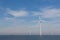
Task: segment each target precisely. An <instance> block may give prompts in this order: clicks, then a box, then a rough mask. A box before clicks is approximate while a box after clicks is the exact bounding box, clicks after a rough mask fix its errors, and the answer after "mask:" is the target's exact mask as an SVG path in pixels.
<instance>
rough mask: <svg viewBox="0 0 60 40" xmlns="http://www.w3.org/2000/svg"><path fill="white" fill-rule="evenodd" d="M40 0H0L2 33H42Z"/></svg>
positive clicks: (0, 33) (0, 27) (0, 29)
mask: <svg viewBox="0 0 60 40" xmlns="http://www.w3.org/2000/svg"><path fill="white" fill-rule="evenodd" d="M39 8H40V0H0V35H21V34H24V35H25V34H36V35H39V34H40V27H39V26H40V25H39V14H40V13H36V12H38V11H39Z"/></svg>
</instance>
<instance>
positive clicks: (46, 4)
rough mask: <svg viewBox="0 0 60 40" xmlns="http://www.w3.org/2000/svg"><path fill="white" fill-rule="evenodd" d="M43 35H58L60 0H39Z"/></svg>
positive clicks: (59, 30) (59, 31)
mask: <svg viewBox="0 0 60 40" xmlns="http://www.w3.org/2000/svg"><path fill="white" fill-rule="evenodd" d="M39 13H40V21H41V22H40V24H41V27H42V34H43V35H60V0H40V11H39Z"/></svg>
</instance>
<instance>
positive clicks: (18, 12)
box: [7, 9, 28, 17]
mask: <svg viewBox="0 0 60 40" xmlns="http://www.w3.org/2000/svg"><path fill="white" fill-rule="evenodd" d="M7 13H8V14H11V15H13V16H15V17H19V16H27V15H28V11H26V10H11V9H7Z"/></svg>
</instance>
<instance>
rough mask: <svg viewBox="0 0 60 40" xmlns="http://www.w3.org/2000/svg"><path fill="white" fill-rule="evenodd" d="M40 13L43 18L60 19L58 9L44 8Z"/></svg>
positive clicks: (59, 10)
mask: <svg viewBox="0 0 60 40" xmlns="http://www.w3.org/2000/svg"><path fill="white" fill-rule="evenodd" d="M41 11H42V12H40V13H41V15H42V17H43V18H52V17H60V9H58V8H44V9H42V10H41Z"/></svg>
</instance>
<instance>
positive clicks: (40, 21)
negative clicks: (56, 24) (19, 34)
mask: <svg viewBox="0 0 60 40" xmlns="http://www.w3.org/2000/svg"><path fill="white" fill-rule="evenodd" d="M40 19H41V18H40V16H39V24H40V23H41V21H40ZM39 26H40V36H41V35H42V27H41V24H40V25H39Z"/></svg>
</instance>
